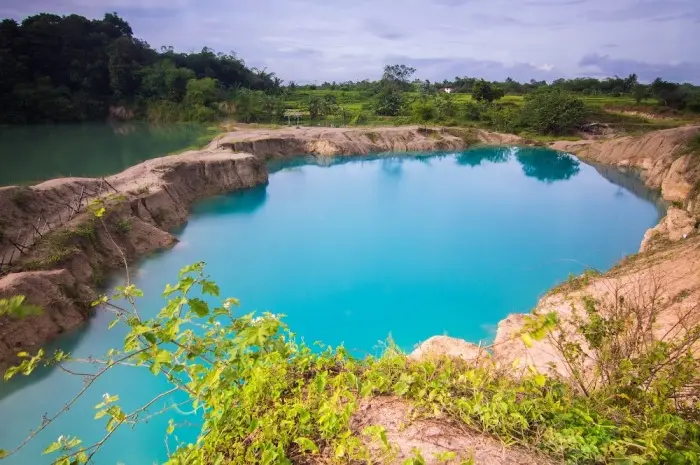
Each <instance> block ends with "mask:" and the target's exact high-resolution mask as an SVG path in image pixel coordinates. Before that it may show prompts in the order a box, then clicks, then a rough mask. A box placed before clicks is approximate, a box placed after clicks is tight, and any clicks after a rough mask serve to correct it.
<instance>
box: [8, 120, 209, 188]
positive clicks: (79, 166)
mask: <svg viewBox="0 0 700 465" xmlns="http://www.w3.org/2000/svg"><path fill="white" fill-rule="evenodd" d="M205 133H206V128H205V127H204V126H201V125H197V124H169V125H158V126H152V125H148V124H145V123H127V124H115V125H112V124H106V123H85V124H62V125H37V126H9V127H0V166H2V169H0V186H4V185H10V184H22V183H28V182H37V181H43V180H46V179H51V178H55V177H61V176H86V177H93V176H103V175H107V174H114V173H118V172H120V171H122V170H124V169H125V168H128V167H129V166H132V165H135V164H137V163H140V162H142V161H144V160H147V159H149V158H154V157H159V156H162V155H166V154H168V153H172V152H175V151H178V150H182V149H183V148H185V147H188V146H191V145H193V144H195V143H198V142H199V139H200V138H201V137H202V136H203V135H205Z"/></svg>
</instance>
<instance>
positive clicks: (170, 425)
mask: <svg viewBox="0 0 700 465" xmlns="http://www.w3.org/2000/svg"><path fill="white" fill-rule="evenodd" d="M174 431H175V422H174V421H173V419H172V418H171V419H170V420H169V421H168V429H167V430H166V432H167V433H168V434H169V435H170V434H173V432H174Z"/></svg>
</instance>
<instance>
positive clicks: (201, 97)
mask: <svg viewBox="0 0 700 465" xmlns="http://www.w3.org/2000/svg"><path fill="white" fill-rule="evenodd" d="M218 87H219V83H218V81H217V80H216V79H212V78H203V79H190V80H189V81H187V90H186V93H185V103H186V104H187V105H204V106H207V105H210V104H212V103H214V101H216V98H217V95H218Z"/></svg>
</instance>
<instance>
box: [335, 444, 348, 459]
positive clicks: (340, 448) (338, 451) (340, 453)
mask: <svg viewBox="0 0 700 465" xmlns="http://www.w3.org/2000/svg"><path fill="white" fill-rule="evenodd" d="M345 452H346V450H345V444H343V443H340V444H338V445H337V446H336V448H335V456H336V458H343V457H345Z"/></svg>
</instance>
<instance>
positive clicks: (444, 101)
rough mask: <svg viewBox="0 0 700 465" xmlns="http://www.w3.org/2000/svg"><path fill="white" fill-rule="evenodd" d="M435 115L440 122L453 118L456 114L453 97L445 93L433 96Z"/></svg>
mask: <svg viewBox="0 0 700 465" xmlns="http://www.w3.org/2000/svg"><path fill="white" fill-rule="evenodd" d="M435 113H436V117H437V119H438V120H440V121H443V120H446V119H449V118H454V117H455V115H456V114H457V107H456V106H455V98H454V96H453V95H452V94H447V93H445V92H441V93H439V94H437V95H436V96H435Z"/></svg>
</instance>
